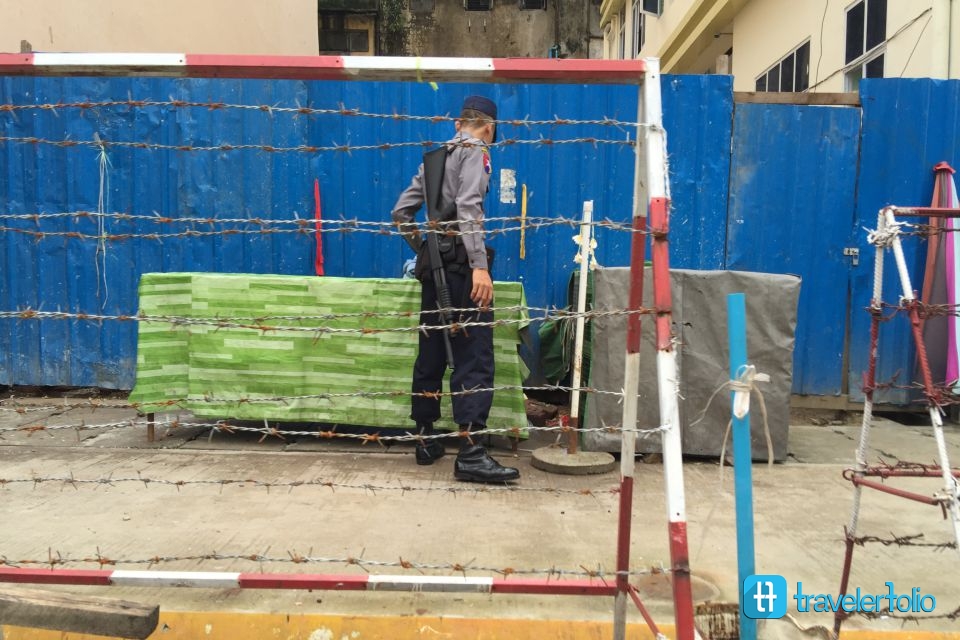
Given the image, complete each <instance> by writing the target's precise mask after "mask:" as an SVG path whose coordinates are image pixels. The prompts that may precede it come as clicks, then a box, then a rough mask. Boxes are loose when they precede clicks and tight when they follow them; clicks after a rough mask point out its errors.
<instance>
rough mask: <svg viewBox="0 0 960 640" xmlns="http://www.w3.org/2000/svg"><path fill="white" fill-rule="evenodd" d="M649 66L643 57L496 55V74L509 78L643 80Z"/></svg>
mask: <svg viewBox="0 0 960 640" xmlns="http://www.w3.org/2000/svg"><path fill="white" fill-rule="evenodd" d="M646 70H647V65H646V63H645V62H644V61H643V60H587V59H579V58H578V59H558V58H494V59H493V77H494V78H498V79H509V80H554V81H556V80H570V81H571V82H597V81H606V82H619V83H639V82H640V81H641V80H642V79H643V75H644V73H645V72H646Z"/></svg>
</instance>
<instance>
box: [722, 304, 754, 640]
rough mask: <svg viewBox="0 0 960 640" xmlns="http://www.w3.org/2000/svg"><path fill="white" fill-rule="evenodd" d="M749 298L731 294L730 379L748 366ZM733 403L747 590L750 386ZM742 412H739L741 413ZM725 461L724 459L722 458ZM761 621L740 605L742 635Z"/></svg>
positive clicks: (740, 562) (740, 559)
mask: <svg viewBox="0 0 960 640" xmlns="http://www.w3.org/2000/svg"><path fill="white" fill-rule="evenodd" d="M746 315H747V311H746V302H745V300H744V295H743V294H742V293H731V294H730V295H728V296H727V337H728V340H729V344H730V379H731V380H739V379H740V377H741V374H742V372H743V370H744V368H745V367H746V366H747V320H746ZM738 393H745V394H747V402H748V404H747V408H746V411H745V412H741V411H739V410H738V407H737V394H738ZM730 396H731V397H730V404H731V405H732V406H733V412H732V413H733V417H732V420H733V468H734V477H733V483H734V497H735V500H736V512H737V517H736V520H737V581H738V583H739V585H740V592H741V593H743V581H744V580H746V579H747V577H749V576H752V575H753V574H754V573H756V560H755V550H754V541H753V474H752V471H753V469H752V464H753V451H752V447H751V444H750V409H749V399H750V390H749V389H747V390H734V391H733V392H732V393H731V394H730ZM741 413H742V415H738V414H741ZM720 464H723V460H721V461H720ZM756 638H757V621H756V620H755V619H753V618H748V617H747V616H746V615H744V613H743V607H740V639H741V640H756Z"/></svg>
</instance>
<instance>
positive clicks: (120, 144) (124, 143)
mask: <svg viewBox="0 0 960 640" xmlns="http://www.w3.org/2000/svg"><path fill="white" fill-rule="evenodd" d="M0 143H13V144H23V145H47V146H53V147H60V148H73V147H89V148H93V149H97V150H104V149H150V150H157V151H178V152H184V153H187V152H206V151H214V152H220V153H227V152H231V151H263V152H265V153H328V152H337V153H347V154H350V153H353V152H354V151H390V150H394V149H407V148H414V147H422V148H432V147H437V146H439V145H441V144H448V145H453V146H474V145H473V143H469V142H456V143H452V142H450V141H449V140H439V141H438V140H419V141H404V142H381V143H379V144H366V145H352V144H337V143H333V144H331V145H321V146H315V145H306V144H301V145H297V146H294V147H284V146H276V145H270V144H246V143H225V142H224V143H220V144H214V145H193V144H162V143H156V142H133V141H129V140H106V139H104V138H100V139H99V140H71V139H69V138H68V139H64V140H50V139H47V138H38V137H35V136H26V137H19V136H0ZM574 144H589V145H592V146H594V147H596V146H598V145H615V146H626V147H633V146H635V145H636V143H635V142H634V141H633V140H630V139H624V140H606V139H602V138H566V139H555V138H537V139H526V138H506V139H504V140H501V141H500V142H494V143H493V144H490V145H487V146H489V147H491V148H505V147H511V146H514V145H531V146H548V147H549V146H555V145H574Z"/></svg>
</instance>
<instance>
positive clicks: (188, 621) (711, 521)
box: [0, 398, 960, 640]
mask: <svg viewBox="0 0 960 640" xmlns="http://www.w3.org/2000/svg"><path fill="white" fill-rule="evenodd" d="M63 402H70V401H64V400H49V399H40V398H33V399H22V400H20V401H18V404H19V405H20V406H22V407H25V408H26V409H25V410H23V411H22V412H14V411H9V410H6V411H0V429H8V428H10V427H15V426H22V427H31V426H55V425H79V424H86V425H91V424H106V423H115V422H122V421H125V420H133V419H135V414H134V413H133V412H132V410H130V409H128V408H123V407H114V408H111V407H110V406H109V405H110V403H109V402H106V403H104V406H101V407H99V408H96V409H95V410H93V409H91V408H89V407H84V406H81V407H73V408H70V407H60V408H56V407H54V406H53V405H54V404H55V403H63ZM76 402H78V403H81V404H82V403H83V402H85V401H82V400H80V401H76ZM115 404H122V402H117V403H115ZM801 422H802V423H799V424H795V425H793V426H791V427H790V436H789V442H790V447H789V449H790V456H789V459H788V461H787V462H785V463H783V464H777V465H775V466H773V467H772V468H770V467H768V466H767V465H765V464H755V465H754V466H753V474H754V498H755V526H756V547H757V549H756V552H757V553H756V556H757V559H756V566H757V572H758V573H770V574H780V575H783V576H785V578H786V580H787V583H788V584H789V585H790V592H791V593H792V592H793V585H794V584H795V583H796V582H798V581H802V583H803V589H804V592H807V593H836V592H837V589H838V582H839V577H840V570H841V564H842V558H843V550H844V544H843V528H844V526H845V525H846V524H847V522H848V520H849V515H850V505H851V496H852V489H851V485H850V483H849V482H847V481H845V480H844V479H843V478H842V477H841V472H842V470H843V469H844V468H845V467H847V466H848V465H850V464H851V462H852V460H853V455H854V449H855V447H856V444H857V438H858V434H859V428H860V427H859V416H856V415H851V418H850V420H849V421H847V422H840V423H828V424H825V425H814V424H810V421H809V420H802V421H801ZM834 422H837V421H834ZM0 435H2V436H3V438H2V440H0V487H2V488H0V501H2V502H0V504H2V506H0V514H2V517H0V558H2V559H3V562H4V563H6V564H8V565H16V566H23V567H36V566H40V567H42V566H48V567H49V566H50V564H49V563H50V561H51V559H52V560H53V562H54V564H55V566H57V567H58V568H85V569H97V568H100V565H99V564H98V561H97V559H98V558H100V559H101V561H103V562H104V563H105V564H104V567H105V568H110V569H112V568H117V569H141V570H145V569H148V568H152V569H161V570H173V569H177V570H190V571H244V572H257V571H261V570H262V571H265V572H283V573H324V574H352V573H358V572H364V571H368V572H370V573H380V574H409V575H417V574H418V573H425V574H431V573H435V574H439V575H457V574H463V575H476V576H481V575H482V576H489V575H494V576H497V577H500V576H502V575H504V574H510V573H511V571H513V572H515V574H516V575H523V572H524V571H528V570H538V571H540V572H551V571H552V572H553V575H554V576H556V579H558V580H562V579H564V575H562V574H561V572H564V573H566V574H567V575H568V576H572V575H573V574H583V573H585V572H596V573H598V574H603V575H605V576H606V579H607V580H612V572H613V567H614V556H615V548H616V520H617V503H618V494H617V493H616V489H617V486H618V480H619V479H618V475H617V472H616V471H614V472H612V473H607V474H603V475H595V476H562V475H554V474H550V473H547V472H544V471H539V470H537V469H534V468H533V467H532V466H531V465H530V457H531V451H532V449H534V448H536V447H539V446H543V445H544V444H545V443H546V442H547V441H548V440H549V441H552V439H553V438H552V436H549V437H548V436H543V435H541V436H540V437H539V438H535V439H533V440H530V441H525V442H523V443H522V444H521V446H520V449H519V451H518V453H517V454H516V455H514V454H512V453H511V452H510V450H509V448H504V447H499V448H497V449H496V451H495V453H496V454H497V456H498V457H499V458H500V459H501V460H502V461H503V462H505V463H508V464H511V465H514V466H518V467H519V468H520V469H521V472H522V474H523V477H522V479H521V481H520V482H519V483H518V484H517V485H515V489H516V490H506V489H504V488H497V487H493V488H489V489H486V490H485V489H484V488H483V487H478V486H477V485H470V484H462V483H457V482H455V481H454V480H453V477H452V466H453V456H452V455H449V456H447V457H446V458H444V459H442V460H441V461H439V462H438V463H437V464H435V465H434V466H432V467H418V466H416V465H415V464H414V460H413V449H412V447H410V446H393V447H391V448H384V447H381V446H379V445H378V444H376V443H367V444H366V445H360V444H358V443H355V442H346V441H342V440H317V439H315V438H306V437H300V438H298V439H287V440H281V439H280V438H276V437H268V438H266V439H263V441H261V436H260V435H259V434H256V435H254V434H244V433H233V434H224V433H217V434H213V435H211V434H210V432H209V431H208V430H206V429H204V428H179V429H175V430H173V431H166V430H164V429H159V430H158V434H157V435H158V438H157V440H156V441H155V442H153V443H148V442H147V439H146V433H145V428H144V427H143V426H142V424H139V425H133V424H130V425H128V426H116V427H112V428H103V429H93V430H82V431H76V430H73V429H65V430H41V429H37V430H29V431H15V432H10V431H4V432H0ZM946 436H947V442H948V447H949V451H950V453H951V455H952V456H953V460H954V464H955V465H956V464H960V427H957V426H956V425H948V426H947V427H946ZM935 454H936V452H935V449H934V443H933V439H932V437H931V429H930V427H929V426H927V427H924V426H906V425H903V424H899V423H897V422H893V421H891V420H887V419H882V418H878V419H877V420H876V421H875V424H874V429H873V437H872V448H871V452H870V458H871V459H872V460H879V459H881V458H882V459H884V460H886V461H888V462H896V461H897V460H907V461H914V462H928V463H932V462H933V461H934V458H935ZM684 474H685V486H686V497H687V514H688V523H689V529H688V533H689V546H690V565H691V568H692V570H693V574H694V586H695V589H694V594H695V597H696V598H697V599H698V601H711V602H715V603H735V602H737V598H738V596H737V561H736V538H735V524H734V499H733V472H732V469H729V468H728V469H726V470H725V474H724V478H723V480H722V481H721V478H720V468H719V466H718V465H717V464H716V462H715V461H688V462H687V463H686V464H685V465H684ZM67 477H69V478H73V479H74V480H76V481H77V482H76V483H70V482H64V481H63V480H62V479H63V478H67ZM88 480H95V481H99V482H94V483H85V482H81V481H88ZM143 480H150V482H143ZM157 480H159V481H161V482H155V481H157ZM235 481H245V482H235ZM890 482H891V483H893V482H894V481H890ZM295 483H302V484H295ZM264 484H272V485H274V486H272V487H269V488H267V487H265V486H264ZM896 484H897V485H898V486H903V487H910V488H917V489H918V490H920V491H922V492H924V493H933V492H935V491H937V490H938V489H940V488H941V482H940V481H939V480H938V479H930V480H910V481H897V482H896ZM859 522H860V525H859V532H860V533H861V534H870V535H875V536H878V537H881V538H890V537H891V535H893V534H895V535H897V536H904V535H918V534H922V535H923V541H926V542H933V543H938V542H949V541H950V540H951V531H950V527H949V525H948V524H947V523H946V522H945V521H944V520H943V519H942V517H941V514H940V510H939V509H936V508H934V507H930V506H927V505H922V504H918V503H913V502H909V501H907V500H903V499H899V498H894V497H890V496H887V495H883V494H877V493H871V492H865V493H864V499H863V502H862V512H861V514H860V520H859ZM666 531H667V529H666V510H665V506H664V487H663V470H662V467H661V465H659V464H656V463H649V464H644V463H640V464H638V465H637V473H636V488H635V495H634V518H633V542H632V569H633V570H634V571H636V572H637V575H636V576H635V577H634V583H635V584H637V585H638V587H639V589H640V592H641V596H642V598H643V599H644V601H645V603H646V605H647V607H648V608H649V609H650V611H651V613H652V615H653V617H654V619H655V620H657V621H658V622H659V623H663V624H664V629H665V631H667V632H668V635H670V636H671V637H672V620H673V616H672V607H671V602H670V588H669V577H668V576H667V575H664V574H661V573H657V572H656V569H658V568H660V567H669V564H670V556H669V551H668V539H667V533H666ZM214 555H216V556H218V558H212V557H210V556H214ZM224 556H226V557H224ZM244 556H263V557H265V558H267V559H266V560H260V561H253V560H250V559H246V558H244ZM303 558H309V559H310V560H311V561H310V562H308V563H304V562H297V560H301V559H303ZM61 562H62V564H61ZM33 563H37V564H33ZM113 563H115V564H113ZM410 563H413V565H415V566H410ZM651 568H653V569H654V572H653V573H646V572H647V570H649V569H651ZM498 571H499V572H500V573H499V574H498V573H496V572H498ZM545 575H546V574H545V573H540V574H538V577H544V576H545ZM958 575H960V554H958V552H957V551H956V550H951V549H937V548H919V547H899V546H895V545H890V546H885V545H884V544H881V543H877V544H867V545H865V546H863V547H858V548H857V550H856V554H855V557H854V562H853V573H852V578H851V588H856V587H858V586H859V587H862V590H863V591H864V592H869V593H883V592H885V591H886V589H885V587H884V583H885V582H887V581H893V582H895V584H896V587H897V590H898V592H909V591H910V588H912V587H919V588H920V590H921V592H922V593H925V594H931V595H933V596H935V597H936V602H937V606H936V610H935V611H934V614H936V615H939V616H942V617H934V618H927V619H924V620H921V621H903V620H898V619H890V618H886V619H866V618H863V617H854V618H852V619H850V620H849V621H848V622H847V623H846V625H845V630H846V631H847V632H848V633H844V635H843V637H845V638H846V637H863V638H868V637H903V638H906V637H913V638H920V637H937V638H946V637H956V638H960V621H958V619H957V617H956V616H954V617H953V618H952V619H951V618H950V617H948V616H947V615H946V614H950V613H951V612H955V611H960V578H958V577H957V576H958ZM576 577H581V578H582V577H584V576H583V575H579V576H576ZM598 579H599V578H598ZM8 586H9V585H8ZM58 589H61V590H65V591H69V592H71V593H79V594H82V593H90V594H96V595H100V596H109V597H117V598H124V599H127V600H134V601H138V602H143V603H146V604H159V605H160V606H161V612H162V613H161V627H160V629H159V630H158V631H157V632H156V633H155V634H154V636H152V637H156V638H181V637H182V638H189V637H205V638H244V637H250V638H254V637H256V638H261V637H263V638H291V639H292V638H304V639H310V640H317V639H321V638H329V639H331V640H340V639H341V638H351V639H353V638H361V639H363V638H398V639H402V638H434V637H435V638H553V637H558V638H559V637H564V638H600V637H610V629H611V627H610V623H611V621H612V610H613V609H612V608H613V601H612V599H607V598H596V597H558V596H554V597H546V596H502V595H494V596H490V595H467V594H436V593H371V592H304V591H283V590H280V591H241V590H211V589H187V588H181V589H172V588H167V589H161V588H120V587H113V588H92V587H58ZM793 604H794V603H793V602H791V607H790V608H789V610H788V611H789V613H790V616H791V617H792V619H793V621H792V622H791V620H790V619H789V618H784V619H783V620H780V621H777V622H776V623H771V624H770V625H762V626H761V631H762V634H761V637H769V638H781V637H782V638H792V637H803V638H808V637H814V638H816V637H828V636H826V635H822V634H820V630H818V629H816V628H813V629H808V631H807V632H806V633H803V632H801V631H800V628H807V627H816V626H817V625H825V626H828V627H829V626H832V616H831V615H830V614H818V613H798V612H797V611H796V609H795V607H794V606H793ZM629 616H630V617H629V620H630V635H629V637H631V638H645V637H650V636H649V635H648V634H647V633H646V631H645V627H644V625H643V623H642V620H641V618H640V616H639V614H638V613H637V611H636V610H635V609H634V608H633V606H632V605H631V606H630V613H629ZM722 617H723V616H719V618H722ZM700 620H701V622H703V623H704V624H708V623H709V621H708V620H707V619H706V616H703V617H701V618H700ZM0 622H2V621H0ZM717 622H718V620H714V621H713V624H716V623H717ZM0 637H2V638H4V639H6V640H12V639H15V638H48V637H49V638H54V637H55V638H79V637H82V636H78V635H75V634H66V635H61V634H47V635H44V634H42V633H35V632H29V631H26V630H22V629H17V628H12V627H5V628H4V627H0Z"/></svg>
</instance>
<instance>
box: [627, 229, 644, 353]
mask: <svg viewBox="0 0 960 640" xmlns="http://www.w3.org/2000/svg"><path fill="white" fill-rule="evenodd" d="M646 229H647V219H646V217H644V216H634V218H633V234H632V238H631V240H630V301H629V303H628V304H629V306H628V310H629V311H637V310H639V309H640V307H642V306H643V272H644V264H643V263H644V261H645V260H646V259H647V255H646V252H647V235H646V234H645V233H644V231H646ZM640 336H641V333H640V314H638V313H631V314H630V315H628V316H627V353H640Z"/></svg>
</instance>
